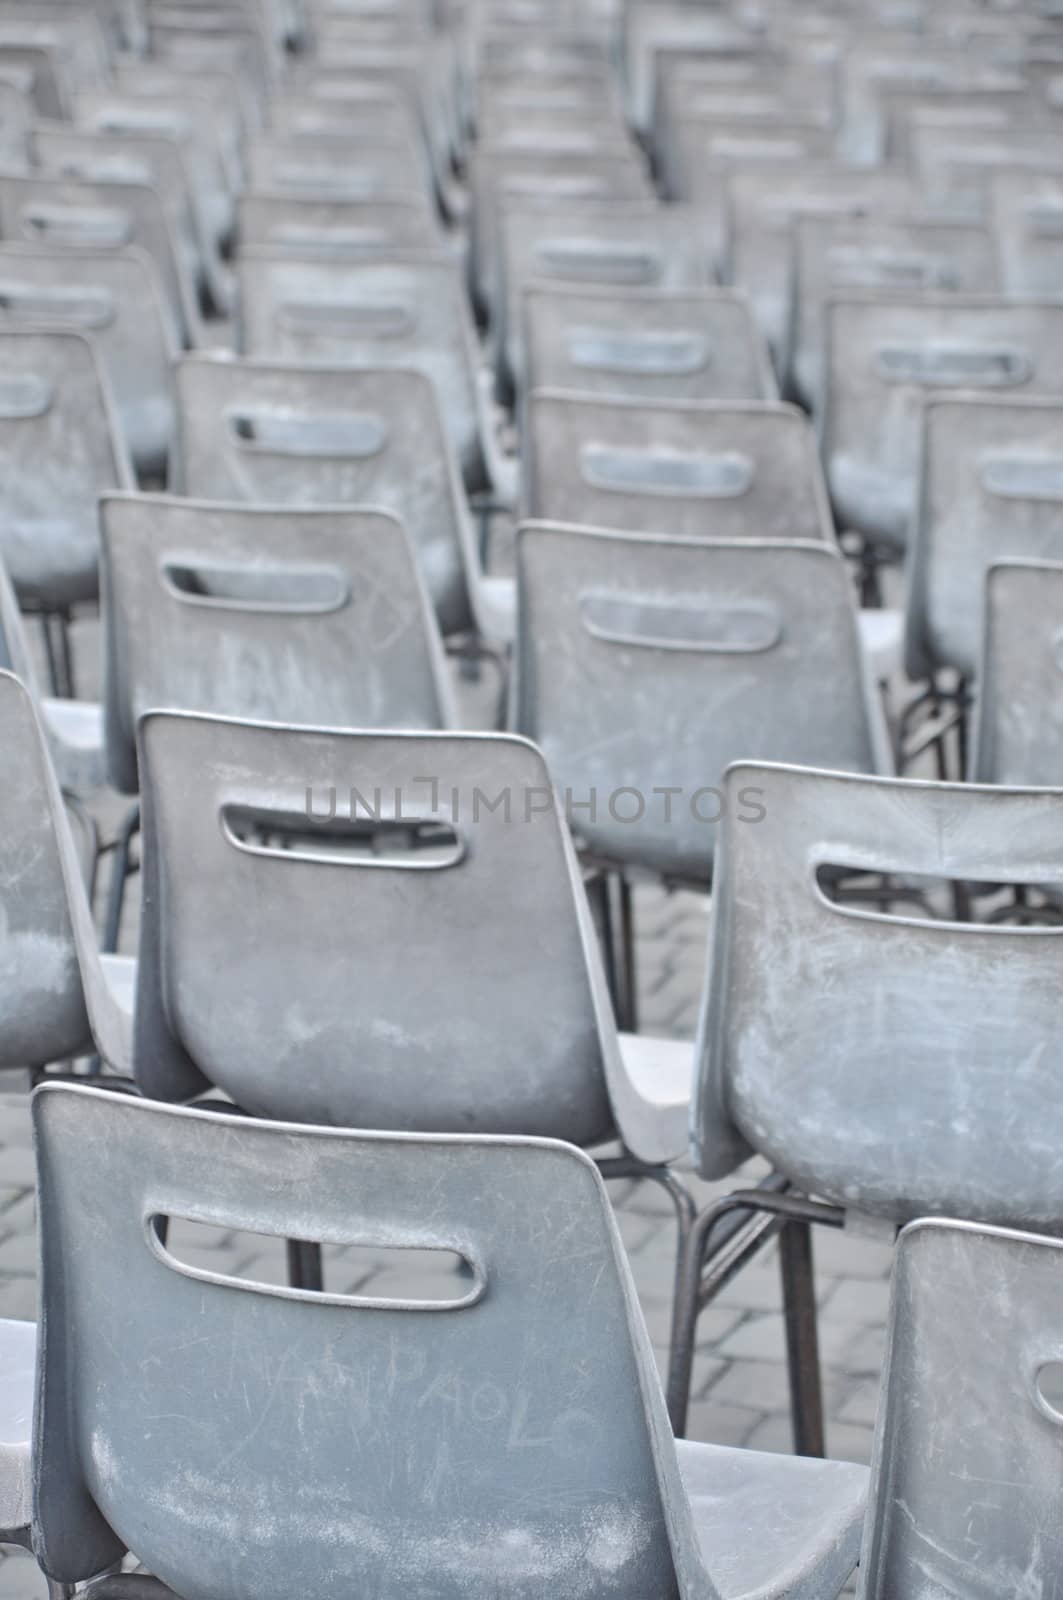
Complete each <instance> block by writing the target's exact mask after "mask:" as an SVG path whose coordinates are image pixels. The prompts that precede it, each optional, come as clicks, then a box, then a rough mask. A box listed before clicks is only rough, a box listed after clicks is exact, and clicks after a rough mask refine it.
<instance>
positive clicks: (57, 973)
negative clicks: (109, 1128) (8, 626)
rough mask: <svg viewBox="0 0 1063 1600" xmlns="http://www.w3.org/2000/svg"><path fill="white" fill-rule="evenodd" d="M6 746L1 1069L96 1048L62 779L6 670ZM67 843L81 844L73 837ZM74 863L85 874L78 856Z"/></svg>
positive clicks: (0, 705)
mask: <svg viewBox="0 0 1063 1600" xmlns="http://www.w3.org/2000/svg"><path fill="white" fill-rule="evenodd" d="M0 600H2V597H0ZM2 620H3V619H2V617H0V622H2ZM7 637H8V635H7V631H6V630H5V633H4V638H5V640H6V639H7ZM2 649H3V645H2V644H0V650H2ZM5 654H6V652H5ZM3 665H4V666H7V665H11V666H17V665H18V663H17V662H15V661H6V660H5V661H4V662H3ZM0 745H2V746H3V751H4V768H5V778H4V782H3V784H2V785H0V1010H2V1012H3V1017H4V1026H3V1028H2V1029H0V1069H3V1068H5V1067H6V1068H11V1067H31V1066H32V1067H40V1066H44V1065H46V1064H47V1063H49V1062H52V1061H63V1060H66V1059H67V1058H68V1057H70V1056H75V1055H79V1054H81V1053H82V1052H83V1051H86V1050H87V1049H88V1048H89V1047H90V1039H89V1021H88V1017H87V1015H86V1012H85V998H84V994H83V992H82V987H81V971H80V968H79V965H78V954H77V945H76V943H75V939H74V929H73V925H72V922H71V915H70V906H69V902H68V899H67V887H66V879H65V877H64V873H63V864H62V858H61V849H62V844H61V840H60V835H59V832H58V830H57V827H56V814H57V810H58V809H61V808H60V807H58V793H57V791H56V790H55V779H54V777H53V776H52V775H51V774H50V771H49V767H48V754H47V751H46V750H45V748H44V742H43V739H42V736H41V730H40V727H39V724H38V722H37V717H36V714H35V712H34V709H33V702H32V699H31V697H30V694H29V691H28V690H27V689H26V687H25V686H24V685H23V684H22V683H21V682H20V680H19V679H18V678H16V677H14V676H13V675H12V673H11V672H9V671H3V670H0ZM53 801H54V802H55V805H54V806H53ZM67 846H68V848H69V850H70V851H71V852H73V844H72V842H71V841H70V840H67ZM73 870H74V873H75V875H76V873H77V866H76V863H75V864H74V868H73Z"/></svg>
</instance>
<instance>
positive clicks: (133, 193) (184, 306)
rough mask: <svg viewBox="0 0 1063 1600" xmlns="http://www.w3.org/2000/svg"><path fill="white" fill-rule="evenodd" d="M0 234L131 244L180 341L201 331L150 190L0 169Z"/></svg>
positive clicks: (102, 245)
mask: <svg viewBox="0 0 1063 1600" xmlns="http://www.w3.org/2000/svg"><path fill="white" fill-rule="evenodd" d="M0 238H3V239H4V240H8V239H26V240H30V241H32V242H33V243H35V244H46V245H49V246H56V247H58V246H62V247H63V248H68V247H72V248H74V249H77V250H86V249H93V250H122V249H125V248H127V247H128V246H130V245H137V246H139V247H140V248H141V249H142V250H144V251H145V252H146V253H147V254H148V255H149V256H150V257H151V258H152V260H153V261H154V262H155V265H156V267H157V268H158V271H159V277H160V279H161V281H162V283H163V286H164V289H165V291H166V295H167V298H168V300H169V303H170V309H171V311H172V314H173V316H174V318H175V319H176V321H177V325H178V328H179V331H180V336H181V341H182V343H184V344H191V343H194V342H195V341H196V340H197V339H198V338H199V337H200V336H201V332H202V330H201V319H200V315H199V308H198V305H197V302H196V295H195V287H194V284H193V282H192V280H191V278H190V277H189V275H188V273H187V270H186V264H185V261H184V259H183V258H182V257H181V255H180V252H179V249H178V245H177V242H176V240H175V238H174V234H173V230H172V228H171V225H170V222H169V219H168V217H167V215H166V212H165V210H164V208H163V205H162V202H161V200H160V199H159V196H158V194H157V193H156V192H155V190H154V189H150V188H148V187H147V186H146V185H145V184H142V183H84V182H79V181H77V180H74V179H66V178H50V177H47V176H44V175H39V174H37V173H30V174H28V175H27V176H24V177H23V176H15V175H11V174H8V173H2V174H0Z"/></svg>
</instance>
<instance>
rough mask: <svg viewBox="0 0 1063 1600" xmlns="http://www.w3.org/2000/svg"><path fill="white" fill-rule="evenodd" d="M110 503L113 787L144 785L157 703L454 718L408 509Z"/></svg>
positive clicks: (328, 717)
mask: <svg viewBox="0 0 1063 1600" xmlns="http://www.w3.org/2000/svg"><path fill="white" fill-rule="evenodd" d="M100 516H101V540H102V553H103V594H104V600H105V607H106V613H107V686H106V730H107V744H108V760H109V766H110V769H111V776H112V781H113V782H114V783H115V785H116V787H118V788H120V789H123V790H125V791H126V792H127V793H131V792H135V790H136V787H137V774H136V745H135V737H136V722H137V718H138V717H139V716H140V715H141V714H142V713H143V712H145V711H147V710H150V709H151V708H153V707H156V706H168V707H172V708H174V709H178V710H183V711H214V712H220V713H222V714H223V715H227V716H233V717H246V718H249V719H251V720H258V721H269V722H285V723H315V724H317V725H321V724H325V725H328V726H334V727H347V728H372V727H388V728H437V727H446V726H447V725H449V724H450V723H451V722H452V721H453V720H454V718H453V711H452V707H451V704H450V691H449V684H448V682H447V678H446V666H445V663H444V661H443V652H442V646H441V644H440V641H439V636H438V633H437V630H436V625H435V618H434V616H433V614H432V611H431V608H430V605H429V602H428V598H427V596H426V594H425V592H424V589H423V586H422V584H421V581H420V578H419V576H418V573H417V567H416V563H415V560H414V554H413V550H412V547H411V546H410V543H409V540H408V538H407V537H406V533H405V530H404V529H403V527H402V525H401V523H399V522H398V520H397V519H396V518H394V517H392V516H390V515H388V514H387V513H385V512H380V511H367V510H364V509H359V508H357V507H351V508H344V509H342V510H338V509H336V510H325V509H324V508H321V509H297V510H294V509H293V510H272V509H269V508H266V507H262V506H239V505H219V504H217V503H212V502H209V501H206V502H205V501H190V500H180V499H168V498H166V497H163V496H141V495H128V496H109V497H107V498H106V499H105V500H104V501H103V503H102V506H101V513H100Z"/></svg>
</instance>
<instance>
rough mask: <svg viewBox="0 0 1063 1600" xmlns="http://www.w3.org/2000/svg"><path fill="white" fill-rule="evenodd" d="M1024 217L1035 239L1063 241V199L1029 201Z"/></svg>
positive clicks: (1024, 210) (1025, 207)
mask: <svg viewBox="0 0 1063 1600" xmlns="http://www.w3.org/2000/svg"><path fill="white" fill-rule="evenodd" d="M1023 215H1024V218H1025V222H1026V228H1027V231H1028V232H1029V233H1032V234H1033V236H1034V238H1035V239H1063V198H1060V199H1058V200H1044V199H1038V200H1028V201H1027V202H1026V204H1025V206H1024V207H1023Z"/></svg>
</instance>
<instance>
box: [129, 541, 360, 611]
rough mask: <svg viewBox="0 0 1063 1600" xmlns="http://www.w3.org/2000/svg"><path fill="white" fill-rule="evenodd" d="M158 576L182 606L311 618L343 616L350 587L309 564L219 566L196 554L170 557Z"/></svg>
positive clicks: (332, 571) (342, 577) (336, 574)
mask: <svg viewBox="0 0 1063 1600" xmlns="http://www.w3.org/2000/svg"><path fill="white" fill-rule="evenodd" d="M159 570H160V574H161V577H162V581H163V585H164V587H165V588H166V589H167V590H168V592H169V593H170V594H171V595H172V596H173V597H174V599H175V600H179V601H181V602H182V604H187V605H199V606H213V607H217V608H220V609H223V610H226V611H253V612H272V613H281V614H286V615H298V616H311V615H318V614H324V613H326V612H331V611H339V610H341V609H342V608H343V606H345V605H346V604H347V602H348V600H349V599H350V593H351V590H350V583H349V581H348V578H347V575H346V573H344V572H343V571H341V569H340V568H339V567H326V566H309V565H307V564H306V563H305V562H291V561H289V562H275V563H271V564H270V565H269V566H265V565H263V564H262V563H261V562H257V561H246V562H237V561H231V562H227V561H215V560H213V559H212V558H210V557H209V556H208V557H203V556H198V555H195V554H188V555H180V556H170V557H167V558H166V560H165V561H164V562H163V563H162V565H161V567H160V569H159Z"/></svg>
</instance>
